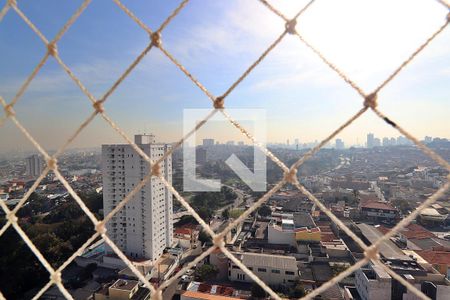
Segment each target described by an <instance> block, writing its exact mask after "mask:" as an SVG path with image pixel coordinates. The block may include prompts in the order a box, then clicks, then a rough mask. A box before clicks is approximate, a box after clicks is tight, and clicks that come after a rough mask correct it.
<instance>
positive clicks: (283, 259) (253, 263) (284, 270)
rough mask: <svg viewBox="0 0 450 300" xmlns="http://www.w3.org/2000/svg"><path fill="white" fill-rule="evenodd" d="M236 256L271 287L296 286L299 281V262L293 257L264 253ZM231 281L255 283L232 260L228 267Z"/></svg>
mask: <svg viewBox="0 0 450 300" xmlns="http://www.w3.org/2000/svg"><path fill="white" fill-rule="evenodd" d="M234 255H235V256H236V257H237V258H238V259H239V260H240V261H241V262H242V263H243V264H244V265H245V266H246V267H247V268H248V269H250V270H251V271H252V272H253V273H254V274H255V275H256V276H258V277H259V278H260V279H261V280H262V281H264V282H265V283H266V284H269V285H279V284H288V285H289V284H294V283H295V282H296V281H297V280H298V279H299V273H298V267H297V261H296V259H295V257H292V256H282V255H271V254H262V253H248V252H246V253H234ZM228 279H229V280H231V281H241V282H253V279H251V278H250V277H249V276H248V275H247V274H245V273H244V271H242V270H241V269H240V268H239V267H238V266H236V265H235V264H234V263H233V262H232V261H231V260H230V261H229V266H228Z"/></svg>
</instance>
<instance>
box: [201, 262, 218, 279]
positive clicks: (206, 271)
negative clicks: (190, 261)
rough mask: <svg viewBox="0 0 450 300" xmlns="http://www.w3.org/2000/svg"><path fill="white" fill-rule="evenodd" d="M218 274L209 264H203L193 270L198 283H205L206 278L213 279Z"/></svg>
mask: <svg viewBox="0 0 450 300" xmlns="http://www.w3.org/2000/svg"><path fill="white" fill-rule="evenodd" d="M218 272H219V271H218V270H217V268H216V267H215V266H213V265H210V264H204V265H202V266H200V267H198V268H197V269H196V270H195V275H196V276H197V277H198V279H199V280H200V281H205V280H207V279H208V278H213V277H215V276H216V275H217V273H218Z"/></svg>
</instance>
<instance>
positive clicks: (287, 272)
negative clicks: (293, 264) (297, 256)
mask: <svg viewBox="0 0 450 300" xmlns="http://www.w3.org/2000/svg"><path fill="white" fill-rule="evenodd" d="M284 273H285V274H286V275H295V272H292V271H286V272H284Z"/></svg>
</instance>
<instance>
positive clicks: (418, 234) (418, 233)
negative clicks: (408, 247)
mask: <svg viewBox="0 0 450 300" xmlns="http://www.w3.org/2000/svg"><path fill="white" fill-rule="evenodd" d="M377 229H378V231H380V232H381V233H382V234H386V233H388V232H389V231H390V229H389V228H387V227H384V226H378V227H377ZM400 233H401V234H402V235H404V236H405V237H406V238H407V239H412V238H414V239H423V238H428V237H436V236H435V235H434V234H433V233H432V232H431V231H428V230H427V229H425V228H424V227H422V226H420V225H418V224H409V225H408V226H406V228H405V229H403V230H401V231H400Z"/></svg>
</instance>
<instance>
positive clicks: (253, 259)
mask: <svg viewBox="0 0 450 300" xmlns="http://www.w3.org/2000/svg"><path fill="white" fill-rule="evenodd" d="M235 255H236V256H237V257H239V258H240V260H241V261H242V263H243V264H244V265H246V266H266V267H268V268H272V269H293V268H296V267H297V261H296V260H295V257H293V256H282V255H272V254H260V253H235Z"/></svg>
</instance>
